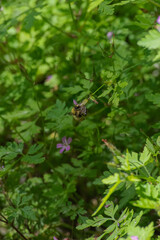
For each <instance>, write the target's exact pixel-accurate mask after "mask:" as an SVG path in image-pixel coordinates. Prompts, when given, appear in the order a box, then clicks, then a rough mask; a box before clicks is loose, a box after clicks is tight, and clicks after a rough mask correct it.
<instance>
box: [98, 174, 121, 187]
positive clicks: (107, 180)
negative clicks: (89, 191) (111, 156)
mask: <svg viewBox="0 0 160 240" xmlns="http://www.w3.org/2000/svg"><path fill="white" fill-rule="evenodd" d="M118 180H119V174H118V173H115V174H114V175H113V176H109V177H108V178H105V179H103V180H102V182H103V183H104V184H113V183H115V182H117V181H118Z"/></svg>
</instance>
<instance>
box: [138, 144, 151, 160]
mask: <svg viewBox="0 0 160 240" xmlns="http://www.w3.org/2000/svg"><path fill="white" fill-rule="evenodd" d="M150 156H151V153H150V152H149V150H148V148H147V147H144V150H143V152H142V153H141V154H140V161H141V162H142V163H143V164H145V163H146V162H147V161H148V160H149V159H150Z"/></svg>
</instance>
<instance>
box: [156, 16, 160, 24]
mask: <svg viewBox="0 0 160 240" xmlns="http://www.w3.org/2000/svg"><path fill="white" fill-rule="evenodd" d="M157 23H158V24H160V16H158V18H157Z"/></svg>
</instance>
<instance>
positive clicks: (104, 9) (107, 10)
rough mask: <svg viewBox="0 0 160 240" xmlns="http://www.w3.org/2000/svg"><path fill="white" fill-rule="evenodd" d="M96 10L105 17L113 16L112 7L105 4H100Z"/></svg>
mask: <svg viewBox="0 0 160 240" xmlns="http://www.w3.org/2000/svg"><path fill="white" fill-rule="evenodd" d="M98 10H99V12H100V14H103V15H105V16H107V15H108V16H109V15H113V13H114V7H113V6H112V5H108V3H107V2H102V3H101V4H100V6H99V9H98Z"/></svg>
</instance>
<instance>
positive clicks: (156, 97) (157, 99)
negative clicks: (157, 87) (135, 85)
mask: <svg viewBox="0 0 160 240" xmlns="http://www.w3.org/2000/svg"><path fill="white" fill-rule="evenodd" d="M146 98H147V100H148V101H150V102H152V103H153V104H155V105H157V106H158V107H160V94H159V93H155V94H151V93H149V94H147V95H146Z"/></svg>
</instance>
